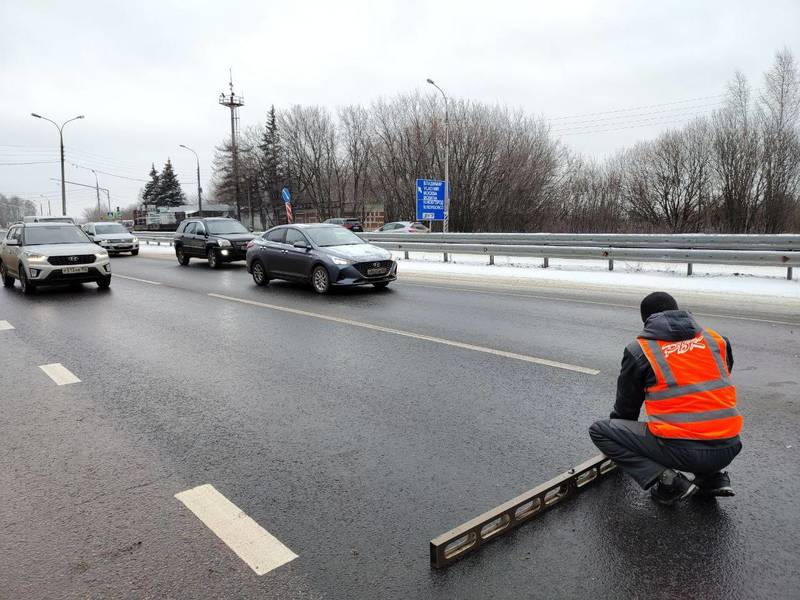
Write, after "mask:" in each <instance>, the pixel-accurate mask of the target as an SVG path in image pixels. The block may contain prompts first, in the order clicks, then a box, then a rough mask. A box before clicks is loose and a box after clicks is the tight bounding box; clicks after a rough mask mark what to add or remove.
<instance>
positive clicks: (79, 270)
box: [61, 267, 89, 275]
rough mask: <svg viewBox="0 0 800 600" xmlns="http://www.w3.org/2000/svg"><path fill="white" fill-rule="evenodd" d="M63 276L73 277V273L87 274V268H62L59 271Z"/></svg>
mask: <svg viewBox="0 0 800 600" xmlns="http://www.w3.org/2000/svg"><path fill="white" fill-rule="evenodd" d="M61 271H62V273H64V275H73V274H75V273H88V272H89V267H64V268H63V269H61Z"/></svg>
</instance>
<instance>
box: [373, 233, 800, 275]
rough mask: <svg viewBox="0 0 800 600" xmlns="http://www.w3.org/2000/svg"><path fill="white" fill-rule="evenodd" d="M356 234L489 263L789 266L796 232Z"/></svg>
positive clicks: (389, 245) (797, 252)
mask: <svg viewBox="0 0 800 600" xmlns="http://www.w3.org/2000/svg"><path fill="white" fill-rule="evenodd" d="M361 237H362V238H363V239H364V240H366V241H368V242H370V243H372V244H375V245H377V246H381V247H382V248H386V249H388V250H402V251H404V252H405V253H406V257H408V253H409V252H441V253H442V254H444V259H445V261H446V260H447V256H448V254H485V255H488V256H489V264H494V257H495V256H523V257H539V258H543V259H544V266H545V267H547V266H548V259H549V258H567V259H569V258H574V259H596V260H608V268H609V270H613V268H614V260H615V259H619V260H636V261H647V262H667V263H686V264H687V265H688V269H687V274H688V275H691V274H692V265H693V264H694V263H698V264H720V265H756V266H768V267H786V278H787V279H791V278H792V268H793V267H796V266H800V235H794V234H790V235H784V234H778V235H734V234H721V235H705V234H692V235H685V234H671V235H647V234H568V233H421V234H415V233H407V234H396V233H395V234H393V233H364V234H361Z"/></svg>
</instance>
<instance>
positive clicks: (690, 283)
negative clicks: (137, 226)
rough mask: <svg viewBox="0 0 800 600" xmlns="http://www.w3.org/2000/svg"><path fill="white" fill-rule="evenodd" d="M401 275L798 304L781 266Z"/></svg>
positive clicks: (429, 269) (504, 264)
mask: <svg viewBox="0 0 800 600" xmlns="http://www.w3.org/2000/svg"><path fill="white" fill-rule="evenodd" d="M140 253H141V255H142V256H158V257H159V258H161V257H163V258H166V257H167V256H175V250H174V249H173V248H172V247H171V246H168V245H166V244H165V243H163V242H162V244H161V246H155V245H153V244H152V243H151V244H150V245H148V244H145V243H142V244H141V250H140ZM394 257H395V259H396V260H397V261H398V272H399V273H400V274H401V275H408V276H415V275H416V276H422V277H426V278H430V277H435V278H443V279H448V278H449V279H458V278H461V279H463V278H476V279H480V280H483V281H484V282H485V281H486V280H497V281H498V282H499V281H503V282H504V283H512V284H524V283H538V284H547V283H549V284H551V285H552V284H559V283H560V284H573V285H574V284H578V285H581V284H583V285H587V286H597V287H602V288H610V289H613V288H621V287H624V288H641V289H649V290H654V289H660V290H665V291H676V292H698V293H713V294H737V295H748V296H765V297H771V298H776V299H777V298H782V299H795V300H800V281H798V275H800V273H798V271H800V269H795V275H794V279H793V280H792V281H789V280H787V279H786V269H785V268H781V267H746V266H736V265H699V264H695V265H694V273H693V275H692V276H691V277H687V276H686V265H685V264H682V263H675V264H669V263H643V262H633V261H620V260H615V261H614V270H613V271H609V270H608V262H607V261H601V260H567V259H556V258H551V259H550V266H549V267H548V268H546V269H544V268H542V260H541V259H538V258H516V257H503V256H496V257H495V264H494V265H491V266H490V265H489V264H488V261H489V259H488V257H486V256H472V255H464V254H458V255H451V256H450V261H451V262H448V263H445V262H443V261H442V255H441V254H440V253H418V252H412V253H410V255H409V257H410V260H405V259H404V258H403V253H402V252H395V253H394Z"/></svg>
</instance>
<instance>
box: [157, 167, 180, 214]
mask: <svg viewBox="0 0 800 600" xmlns="http://www.w3.org/2000/svg"><path fill="white" fill-rule="evenodd" d="M158 179H159V180H158V198H157V199H156V204H157V205H158V206H181V205H182V204H186V195H185V194H184V193H183V189H181V184H180V182H179V181H178V178H177V177H176V176H175V171H174V170H173V169H172V162H171V161H170V160H169V159H167V162H166V164H165V165H164V168H163V169H162V170H161V175H160V176H159V178H158Z"/></svg>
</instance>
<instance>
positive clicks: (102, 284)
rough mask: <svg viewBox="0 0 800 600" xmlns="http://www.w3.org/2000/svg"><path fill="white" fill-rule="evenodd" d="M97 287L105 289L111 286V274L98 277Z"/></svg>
mask: <svg viewBox="0 0 800 600" xmlns="http://www.w3.org/2000/svg"><path fill="white" fill-rule="evenodd" d="M97 287H99V288H100V289H101V290H107V289H108V288H109V287H111V275H109V276H108V277H103V278H102V279H98V280H97Z"/></svg>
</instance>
